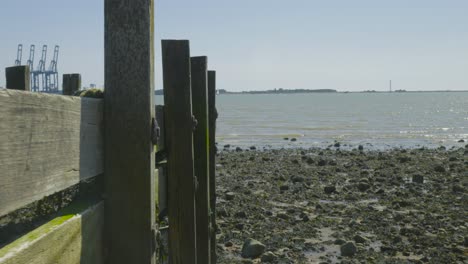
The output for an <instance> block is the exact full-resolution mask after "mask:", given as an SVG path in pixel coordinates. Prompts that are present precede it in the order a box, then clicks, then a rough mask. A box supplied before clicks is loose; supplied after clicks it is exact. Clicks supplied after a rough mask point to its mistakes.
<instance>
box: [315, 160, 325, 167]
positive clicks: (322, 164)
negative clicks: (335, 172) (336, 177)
mask: <svg viewBox="0 0 468 264" xmlns="http://www.w3.org/2000/svg"><path fill="white" fill-rule="evenodd" d="M317 165H319V166H325V165H327V161H326V160H324V159H321V160H319V162H318V163H317Z"/></svg>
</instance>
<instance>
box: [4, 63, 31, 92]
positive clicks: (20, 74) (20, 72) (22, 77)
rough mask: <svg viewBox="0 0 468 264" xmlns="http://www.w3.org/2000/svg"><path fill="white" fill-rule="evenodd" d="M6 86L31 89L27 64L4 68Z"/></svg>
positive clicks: (25, 89) (23, 89) (15, 88)
mask: <svg viewBox="0 0 468 264" xmlns="http://www.w3.org/2000/svg"><path fill="white" fill-rule="evenodd" d="M5 77H6V88H7V89H14V90H22V91H31V82H30V81H29V80H30V72H29V66H27V65H25V66H13V67H8V68H5Z"/></svg>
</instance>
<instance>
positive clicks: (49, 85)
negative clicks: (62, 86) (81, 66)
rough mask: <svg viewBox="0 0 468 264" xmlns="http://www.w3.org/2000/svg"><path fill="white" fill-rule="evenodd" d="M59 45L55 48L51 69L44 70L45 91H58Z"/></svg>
mask: <svg viewBox="0 0 468 264" xmlns="http://www.w3.org/2000/svg"><path fill="white" fill-rule="evenodd" d="M59 48H60V47H59V46H58V45H56V46H55V48H54V57H53V58H52V61H51V62H50V65H49V69H48V70H47V71H45V72H44V74H45V80H46V81H45V91H47V92H52V91H58V72H57V63H58V55H59Z"/></svg>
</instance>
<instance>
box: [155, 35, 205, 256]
mask: <svg viewBox="0 0 468 264" xmlns="http://www.w3.org/2000/svg"><path fill="white" fill-rule="evenodd" d="M162 63H163V81H164V102H165V106H164V107H165V113H166V116H165V118H164V121H165V127H166V128H165V131H166V149H167V152H168V158H167V177H168V195H169V198H168V208H169V211H168V215H169V258H170V260H169V263H172V264H174V263H177V264H179V263H180V264H185V263H196V252H197V248H196V230H195V184H194V174H193V173H194V172H193V170H194V169H193V134H192V129H193V126H192V105H191V102H192V98H191V90H190V48H189V41H188V40H163V41H162Z"/></svg>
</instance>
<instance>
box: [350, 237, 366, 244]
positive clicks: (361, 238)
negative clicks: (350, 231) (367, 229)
mask: <svg viewBox="0 0 468 264" xmlns="http://www.w3.org/2000/svg"><path fill="white" fill-rule="evenodd" d="M353 239H354V241H355V242H356V243H358V244H364V243H366V242H367V241H368V239H367V238H365V237H363V236H361V235H355V236H354V237H353Z"/></svg>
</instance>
